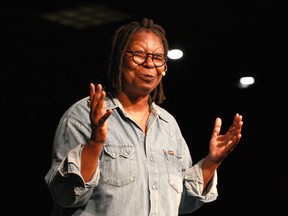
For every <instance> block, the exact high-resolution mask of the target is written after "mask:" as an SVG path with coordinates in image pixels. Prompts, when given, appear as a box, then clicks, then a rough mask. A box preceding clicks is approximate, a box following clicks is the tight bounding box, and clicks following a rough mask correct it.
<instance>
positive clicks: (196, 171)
mask: <svg viewBox="0 0 288 216" xmlns="http://www.w3.org/2000/svg"><path fill="white" fill-rule="evenodd" d="M202 161H203V160H200V161H199V162H198V163H196V164H195V165H194V166H193V167H191V168H190V169H189V170H188V171H187V173H186V175H185V177H184V178H185V187H186V189H187V195H188V196H194V197H198V199H199V200H200V201H202V202H204V203H207V202H212V201H214V200H216V199H217V196H218V191H217V171H215V173H214V175H213V177H212V178H211V180H210V181H209V183H208V184H207V186H206V188H205V190H204V191H203V185H204V181H203V175H202Z"/></svg>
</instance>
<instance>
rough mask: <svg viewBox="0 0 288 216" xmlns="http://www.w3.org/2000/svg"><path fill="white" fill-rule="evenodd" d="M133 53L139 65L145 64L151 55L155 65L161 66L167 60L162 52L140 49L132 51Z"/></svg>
mask: <svg viewBox="0 0 288 216" xmlns="http://www.w3.org/2000/svg"><path fill="white" fill-rule="evenodd" d="M131 53H132V54H133V60H134V62H135V63H136V64H138V65H142V64H144V63H145V62H146V61H147V59H148V57H149V56H150V57H151V58H152V61H153V63H154V65H155V67H161V66H162V65H164V64H165V62H166V60H165V57H164V55H163V54H161V53H156V54H150V53H145V52H143V51H140V50H138V51H134V52H132V51H131Z"/></svg>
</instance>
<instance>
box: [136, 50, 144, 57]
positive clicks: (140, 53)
mask: <svg viewBox="0 0 288 216" xmlns="http://www.w3.org/2000/svg"><path fill="white" fill-rule="evenodd" d="M134 55H136V56H144V57H145V56H146V53H145V52H143V51H141V50H136V51H134Z"/></svg>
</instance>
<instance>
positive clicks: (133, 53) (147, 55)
mask: <svg viewBox="0 0 288 216" xmlns="http://www.w3.org/2000/svg"><path fill="white" fill-rule="evenodd" d="M139 51H141V50H135V51H132V50H126V52H127V53H130V54H132V59H133V62H134V63H135V64H137V65H139V66H142V65H143V64H144V63H145V62H147V59H148V57H149V56H151V59H152V62H153V64H154V67H155V68H159V67H162V66H163V65H165V64H166V62H167V57H165V56H164V54H161V53H156V54H153V53H148V52H144V51H141V52H143V53H145V54H146V58H145V60H144V61H143V63H141V64H139V63H137V62H136V61H135V60H134V56H135V52H139ZM159 54H161V55H163V56H164V62H163V64H162V65H160V66H156V65H155V63H154V57H155V56H156V55H159Z"/></svg>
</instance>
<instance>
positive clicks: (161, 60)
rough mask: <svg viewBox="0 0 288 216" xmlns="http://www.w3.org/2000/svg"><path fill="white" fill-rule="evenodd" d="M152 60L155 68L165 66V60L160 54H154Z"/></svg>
mask: <svg viewBox="0 0 288 216" xmlns="http://www.w3.org/2000/svg"><path fill="white" fill-rule="evenodd" d="M152 60H153V63H154V65H155V66H156V67H161V66H162V65H164V64H165V58H164V55H162V54H154V55H153V57H152Z"/></svg>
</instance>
